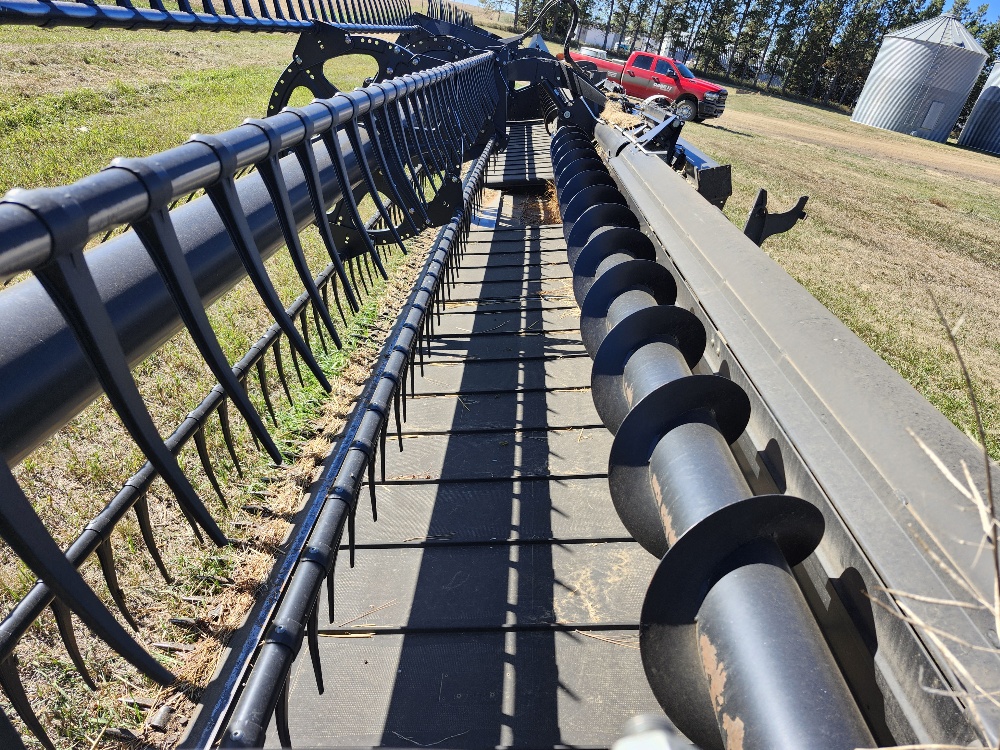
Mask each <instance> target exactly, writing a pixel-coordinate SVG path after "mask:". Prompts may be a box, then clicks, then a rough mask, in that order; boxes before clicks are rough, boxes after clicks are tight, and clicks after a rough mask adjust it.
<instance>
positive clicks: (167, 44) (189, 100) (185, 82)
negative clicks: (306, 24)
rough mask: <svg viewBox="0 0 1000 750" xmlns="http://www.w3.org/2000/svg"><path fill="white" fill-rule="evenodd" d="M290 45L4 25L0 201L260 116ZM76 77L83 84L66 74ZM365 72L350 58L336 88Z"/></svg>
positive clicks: (367, 65) (289, 40)
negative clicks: (17, 190) (19, 190)
mask: <svg viewBox="0 0 1000 750" xmlns="http://www.w3.org/2000/svg"><path fill="white" fill-rule="evenodd" d="M294 44H295V37H294V35H278V34H273V35H268V34H221V33H220V34H213V33H211V32H198V33H194V34H189V33H187V32H185V33H183V34H180V33H175V34H171V33H167V34H156V33H155V32H125V31H113V30H111V31H98V32H92V31H89V30H86V29H52V30H45V29H35V28H32V27H27V28H24V29H22V28H11V27H0V69H5V75H7V76H9V80H10V81H12V85H9V86H6V87H5V88H4V89H3V91H0V193H2V192H6V191H7V190H9V189H10V188H12V187H28V188H30V187H40V186H51V185H58V184H65V183H68V182H72V181H75V180H78V179H80V178H81V177H84V176H86V175H88V174H92V173H93V172H95V171H97V170H99V169H101V168H103V167H105V166H107V164H108V163H109V162H110V161H111V159H113V158H114V157H116V156H146V155H149V154H152V153H156V152H159V151H164V150H166V149H169V148H172V147H174V146H177V145H179V144H181V143H183V142H184V141H186V140H187V138H188V137H190V135H191V134H192V133H215V132H219V131H222V130H228V129H229V128H233V127H236V126H237V125H239V124H240V123H241V122H242V121H243V120H244V119H245V118H247V117H262V116H264V115H265V114H266V109H267V103H268V100H269V98H270V95H271V91H272V90H273V89H274V86H275V83H276V82H277V81H278V79H279V78H280V76H281V73H282V71H283V70H284V67H285V66H286V65H287V64H288V62H289V61H290V60H291V54H292V49H293V47H294ZM27 50H33V51H32V52H27ZM30 60H35V63H34V64H30V63H29V62H27V61H30ZM87 61H90V62H87ZM129 63H131V64H132V65H131V67H130V66H129ZM64 69H65V70H64ZM80 69H86V70H85V72H86V74H87V76H86V77H84V78H83V79H82V80H83V84H84V85H80V84H79V82H78V79H77V78H76V77H74V76H73V75H71V74H72V73H75V72H76V71H77V70H80ZM372 70H373V62H372V60H371V58H368V57H366V56H362V55H350V56H347V57H345V58H343V59H341V60H338V61H337V64H336V75H333V76H332V78H333V80H332V83H334V85H337V86H339V87H341V88H353V87H354V86H355V85H357V84H359V83H360V82H361V80H362V79H363V78H364V77H365V76H366V75H370V74H371V72H372ZM31 81H33V83H29V82H31ZM46 84H47V85H46ZM309 99H311V95H309V96H301V95H300V96H299V97H297V99H296V101H295V102H293V103H299V104H301V103H305V102H306V101H308V100H309Z"/></svg>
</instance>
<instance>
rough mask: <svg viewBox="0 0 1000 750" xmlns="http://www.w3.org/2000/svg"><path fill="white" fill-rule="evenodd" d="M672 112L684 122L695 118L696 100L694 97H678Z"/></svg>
mask: <svg viewBox="0 0 1000 750" xmlns="http://www.w3.org/2000/svg"><path fill="white" fill-rule="evenodd" d="M674 114H675V115H677V119H679V120H682V121H684V122H687V121H688V120H695V119H697V117H698V102H696V101H695V100H694V99H680V100H679V101H678V102H677V103H676V104H674Z"/></svg>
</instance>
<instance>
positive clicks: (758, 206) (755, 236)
mask: <svg viewBox="0 0 1000 750" xmlns="http://www.w3.org/2000/svg"><path fill="white" fill-rule="evenodd" d="M808 200H809V196H808V195H803V196H802V197H800V198H799V200H798V202H796V204H795V206H794V207H792V208H791V209H789V210H788V211H784V212H782V213H772V212H770V211H768V210H767V191H766V190H765V189H764V188H761V189H760V191H759V192H758V193H757V200H755V201H754V202H753V207H752V208H751V209H750V215H749V216H748V217H747V223H746V226H744V227H743V234H745V235H746V236H747V237H749V238H750V239H751V240H753V241H754V243H755V244H756V245H757V246H758V247H760V246H761V245H763V244H764V240H766V239H767V238H768V237H770V236H771V235H772V234H781V233H782V232H787V231H788V230H789V229H791V228H792V227H794V226H795V225H796V224H797V223H798V222H799V221H800V220H802V219H804V218H806V212H805V207H806V201H808Z"/></svg>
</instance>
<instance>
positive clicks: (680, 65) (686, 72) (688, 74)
mask: <svg viewBox="0 0 1000 750" xmlns="http://www.w3.org/2000/svg"><path fill="white" fill-rule="evenodd" d="M674 65H676V66H677V71H678V72H679V73H680V74H681V75H682V76H684V77H685V78H694V73H692V72H691V71H690V70H688V69H687V67H686V66H685V65H684V63H679V62H677V61H676V60H675V61H674Z"/></svg>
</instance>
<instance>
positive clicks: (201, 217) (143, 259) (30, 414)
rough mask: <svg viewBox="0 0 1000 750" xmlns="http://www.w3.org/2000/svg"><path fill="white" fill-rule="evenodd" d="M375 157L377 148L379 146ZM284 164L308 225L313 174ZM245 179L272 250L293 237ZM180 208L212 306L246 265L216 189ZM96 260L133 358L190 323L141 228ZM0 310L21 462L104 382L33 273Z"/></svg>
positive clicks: (1, 297) (266, 247)
mask: <svg viewBox="0 0 1000 750" xmlns="http://www.w3.org/2000/svg"><path fill="white" fill-rule="evenodd" d="M341 140H342V144H343V146H344V150H345V160H347V161H348V169H349V172H350V175H351V180H352V183H353V184H354V185H358V184H360V182H361V169H360V166H359V165H358V164H357V160H356V158H355V155H354V153H353V151H352V150H351V149H350V146H349V144H348V142H347V138H346V136H343V137H342V139H341ZM314 148H315V153H316V158H317V162H318V165H319V167H320V174H321V178H322V182H323V194H324V196H325V197H327V198H328V200H329V202H330V204H329V205H328V206H327V208H329V207H331V206H332V205H334V204H335V203H336V202H338V201H339V200H340V188H339V185H338V183H337V179H336V177H335V175H334V172H333V166H332V163H331V159H330V155H329V154H328V153H327V151H326V149H325V148H324V147H322V146H321V145H316V146H315V147H314ZM366 158H369V159H370V158H373V157H372V155H371V153H370V147H368V148H366ZM282 169H283V171H284V172H285V175H286V180H287V182H288V189H289V196H290V198H291V202H292V209H293V212H294V215H295V219H296V222H297V228H298V229H299V230H301V229H303V228H305V227H306V226H308V225H309V224H310V223H312V222H313V221H314V220H315V216H314V214H313V212H312V209H311V206H310V199H309V195H308V191H307V188H306V183H305V176H304V175H303V174H302V171H301V169H300V168H299V165H298V162H297V161H296V159H295V157H294V156H293V155H289V156H286V157H284V159H282ZM237 187H238V190H239V196H240V202H241V203H242V204H243V206H245V207H246V211H247V219H248V222H249V224H250V228H251V230H252V231H253V235H254V238H255V240H256V242H257V246H258V248H259V249H260V252H261V256H262V257H263V258H265V259H267V258H270V257H271V256H272V255H274V253H275V252H277V251H278V249H279V248H281V247H282V246H283V244H284V239H283V237H282V234H281V228H280V226H279V224H278V220H277V217H276V215H275V213H274V210H273V208H272V203H271V199H270V197H269V196H268V193H267V190H266V189H265V187H264V185H263V183H262V181H261V178H260V175H258V174H257V173H256V172H254V173H251V174H249V175H247V176H246V177H243V178H242V179H240V180H238V181H237ZM173 215H174V216H175V218H176V222H177V226H178V228H179V232H178V233H179V237H180V240H181V245H182V248H183V250H184V254H185V258H186V259H187V262H188V263H189V265H190V267H191V272H192V275H193V276H194V279H195V283H196V284H197V287H198V291H199V292H200V294H201V296H202V300H203V301H204V303H205V306H206V307H207V306H209V305H211V304H212V303H214V302H215V301H216V300H217V299H218V298H219V297H221V296H222V295H223V294H225V293H226V292H227V291H228V290H229V289H231V288H232V287H233V286H235V285H236V284H237V283H238V282H239V281H240V280H242V279H243V278H244V277H245V276H246V272H245V270H244V268H243V265H242V264H241V262H240V260H239V257H238V256H237V253H236V249H235V247H234V246H233V243H232V240H231V239H230V237H229V234H228V233H227V232H226V229H225V227H224V226H223V224H222V220H221V219H220V218H219V216H218V213H217V212H216V211H215V209H214V208H213V207H212V205H211V202H210V201H209V200H208V198H207V197H201V198H197V199H195V200H193V201H191V202H190V203H188V204H186V205H184V206H180V207H178V208H176V209H175V210H174V211H173ZM34 228H35V227H32V229H34ZM87 262H88V265H89V266H90V268H91V270H92V272H93V274H94V277H95V280H96V281H97V284H98V288H99V290H100V291H101V296H102V298H103V299H104V300H105V302H106V304H107V307H108V312H109V314H110V316H111V320H112V322H113V323H114V326H115V331H116V332H117V334H118V336H119V338H120V339H121V341H122V346H123V348H124V350H125V353H126V356H127V357H128V361H129V363H130V364H131V365H133V366H134V365H136V364H138V363H139V362H141V361H143V360H144V359H145V358H146V357H148V356H149V355H150V354H152V353H153V352H154V351H156V350H157V349H158V348H159V347H160V346H162V345H163V344H164V343H165V342H166V341H167V340H168V339H169V338H170V337H171V336H173V335H174V334H175V333H177V332H178V331H179V330H181V328H182V321H181V318H180V314H179V312H178V310H177V307H176V305H175V304H174V302H173V300H172V298H171V297H170V294H169V293H168V291H167V288H166V285H165V284H164V282H163V280H162V278H161V276H160V275H159V273H158V272H157V270H156V267H155V266H154V265H153V262H152V261H151V260H150V258H149V254H148V252H147V251H146V249H145V248H144V247H143V245H142V243H141V242H140V240H139V238H138V237H137V236H136V235H135V233H134V232H132V231H129V232H126V233H124V234H122V235H121V236H119V237H115V238H114V239H112V240H109V241H108V242H106V243H104V244H103V245H101V246H100V247H97V248H95V249H94V250H91V251H90V252H88V253H87ZM0 319H2V320H5V321H12V323H13V324H12V325H7V326H4V327H3V328H0V381H2V382H3V383H4V397H3V398H2V399H0V455H3V457H4V459H5V460H6V461H7V462H8V464H11V465H13V464H16V463H18V462H19V461H20V460H21V459H23V458H24V457H25V456H27V455H28V454H29V453H31V451H32V450H34V449H35V448H36V447H38V445H40V444H41V443H42V442H43V441H44V440H45V439H46V438H47V437H48V436H49V435H51V434H52V433H53V432H55V431H56V430H58V429H59V428H60V427H61V426H62V425H64V424H65V423H66V422H67V421H69V420H70V419H72V418H73V416H75V415H76V414H78V413H79V412H80V411H81V410H82V409H83V408H84V407H85V406H87V404H89V403H90V402H91V401H93V400H94V399H95V398H97V397H98V396H99V395H100V393H101V389H100V386H99V384H98V382H97V378H96V376H95V375H94V373H93V372H92V370H91V369H90V367H89V366H88V365H87V362H86V358H85V357H84V353H83V350H82V349H81V348H80V347H79V345H78V344H77V343H76V340H75V339H74V337H73V334H72V332H71V331H70V330H69V326H68V325H67V324H66V322H65V320H64V319H63V317H62V315H60V314H59V311H58V310H57V309H56V307H55V304H54V303H53V302H52V301H51V299H50V298H49V296H48V294H46V292H45V290H43V289H42V287H41V284H39V282H38V281H37V280H36V279H34V278H29V279H25V280H24V281H21V282H19V283H17V284H15V285H13V286H11V287H9V288H8V289H5V290H3V291H2V292H0Z"/></svg>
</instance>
